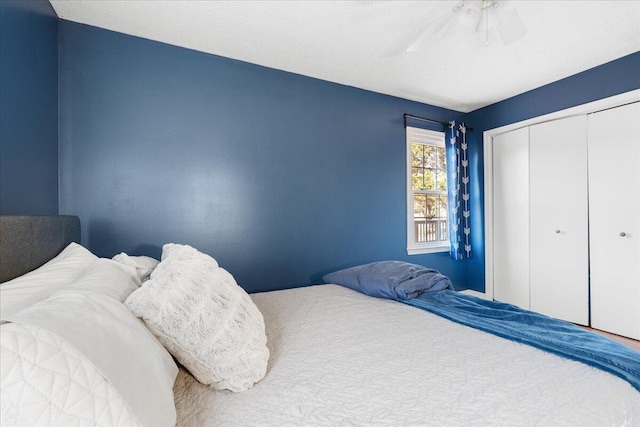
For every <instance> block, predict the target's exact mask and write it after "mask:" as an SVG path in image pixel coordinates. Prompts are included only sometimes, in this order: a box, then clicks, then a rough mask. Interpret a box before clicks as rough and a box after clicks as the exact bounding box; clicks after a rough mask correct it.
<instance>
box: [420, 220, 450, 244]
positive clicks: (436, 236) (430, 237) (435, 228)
mask: <svg viewBox="0 0 640 427" xmlns="http://www.w3.org/2000/svg"><path fill="white" fill-rule="evenodd" d="M414 224H415V233H416V234H415V236H416V242H417V243H425V242H446V241H448V239H449V236H448V234H447V233H448V229H447V220H446V219H442V218H435V219H433V218H414Z"/></svg>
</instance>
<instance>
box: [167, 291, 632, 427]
mask: <svg viewBox="0 0 640 427" xmlns="http://www.w3.org/2000/svg"><path fill="white" fill-rule="evenodd" d="M252 298H253V299H254V301H255V303H256V304H257V306H258V307H259V308H260V310H261V311H262V313H263V315H264V317H265V324H266V328H267V336H268V345H269V349H270V351H271V355H272V356H271V359H270V361H269V367H268V371H267V375H266V377H265V378H264V379H263V380H262V381H261V382H260V383H258V384H256V386H255V387H254V388H253V389H251V390H248V391H246V392H243V393H238V394H234V393H229V392H223V391H215V390H212V389H210V388H208V387H205V386H203V385H201V384H199V383H197V382H196V381H195V380H193V378H192V377H191V376H190V375H189V374H188V373H186V372H184V371H181V372H180V373H179V375H178V378H177V381H176V384H175V386H174V394H175V401H176V408H177V415H178V425H180V426H207V425H209V426H214V425H215V426H218V425H238V426H240V425H242V426H245V425H246V426H252V425H253V426H261V425H305V426H313V425H327V426H329V425H331V426H335V425H389V426H392V425H393V426H396V425H509V426H514V425H543V426H553V425H579V426H624V425H640V393H638V392H637V391H635V390H634V389H633V388H632V387H631V386H630V385H629V384H628V383H626V382H625V381H623V380H621V379H620V378H618V377H615V376H613V375H610V374H608V373H605V372H602V371H600V370H597V369H595V368H592V367H590V366H587V365H584V364H582V363H579V362H574V361H570V360H566V359H563V358H560V357H558V356H555V355H553V354H549V353H546V352H543V351H541V350H537V349H535V348H532V347H529V346H526V345H523V344H519V343H515V342H511V341H508V340H505V339H502V338H499V337H496V336H493V335H490V334H487V333H484V332H481V331H478V330H474V329H471V328H468V327H465V326H461V325H458V324H455V323H453V322H450V321H448V320H445V319H442V318H440V317H437V316H435V315H432V314H430V313H427V312H424V311H422V310H419V309H417V308H413V307H408V306H406V305H403V304H400V303H397V302H393V301H389V300H381V299H375V298H371V297H367V296H365V295H361V294H358V293H356V292H354V291H351V290H348V289H345V288H342V287H339V286H335V285H323V286H313V287H309V288H300V289H291V290H286V291H276V292H267V293H262V294H254V295H252Z"/></svg>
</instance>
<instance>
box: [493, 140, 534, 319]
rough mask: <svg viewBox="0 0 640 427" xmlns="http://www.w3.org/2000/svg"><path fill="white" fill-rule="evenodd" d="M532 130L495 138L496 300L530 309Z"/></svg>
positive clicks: (494, 295)
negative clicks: (530, 148)
mask: <svg viewBox="0 0 640 427" xmlns="http://www.w3.org/2000/svg"><path fill="white" fill-rule="evenodd" d="M528 190H529V128H522V129H517V130H514V131H511V132H507V133H503V134H501V135H497V136H495V137H494V138H493V222H494V227H493V230H494V233H493V240H494V241H493V297H494V299H496V300H497V301H502V302H506V303H510V304H515V305H517V306H520V307H522V308H527V309H528V308H529V191H528Z"/></svg>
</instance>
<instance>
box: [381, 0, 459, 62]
mask: <svg viewBox="0 0 640 427" xmlns="http://www.w3.org/2000/svg"><path fill="white" fill-rule="evenodd" d="M450 3H451V2H441V3H439V2H435V3H434V5H435V7H436V8H438V10H436V11H434V10H433V8H432V9H431V10H429V11H428V12H427V13H425V14H423V15H422V17H421V18H420V20H419V21H418V22H419V23H420V25H417V26H415V27H414V28H413V29H412V30H411V31H410V32H409V33H408V34H407V35H406V36H405V37H402V38H401V39H400V40H398V42H397V43H395V44H393V45H392V46H390V47H389V48H387V49H385V51H383V52H382V54H381V55H380V56H381V57H383V58H390V57H394V56H397V55H400V54H403V53H405V52H414V51H416V50H420V49H422V48H423V47H424V46H425V45H426V43H427V42H428V41H429V40H431V38H432V37H433V36H434V35H435V34H436V33H437V32H438V31H440V30H441V29H442V28H443V27H444V26H445V25H446V24H448V23H449V21H450V19H451V17H453V15H454V13H453V12H452V9H451V7H450ZM445 5H446V7H443V6H445Z"/></svg>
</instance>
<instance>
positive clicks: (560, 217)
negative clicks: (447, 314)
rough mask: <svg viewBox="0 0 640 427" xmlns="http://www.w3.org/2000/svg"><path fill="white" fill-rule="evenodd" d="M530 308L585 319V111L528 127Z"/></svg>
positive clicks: (585, 321) (584, 322) (583, 321)
mask: <svg viewBox="0 0 640 427" xmlns="http://www.w3.org/2000/svg"><path fill="white" fill-rule="evenodd" d="M529 168H530V170H529V192H530V195H529V204H530V208H529V214H530V220H531V221H530V250H531V252H530V254H531V255H530V269H531V272H530V286H531V310H534V311H537V312H539V313H543V314H546V315H547V316H552V317H555V318H558V319H563V320H567V321H569V322H574V323H579V324H582V325H588V324H589V246H588V245H589V241H588V240H589V238H588V231H589V226H588V189H587V116H586V115H583V116H576V117H569V118H566V119H561V120H554V121H551V122H546V123H541V124H538V125H534V126H531V127H530V129H529Z"/></svg>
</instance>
